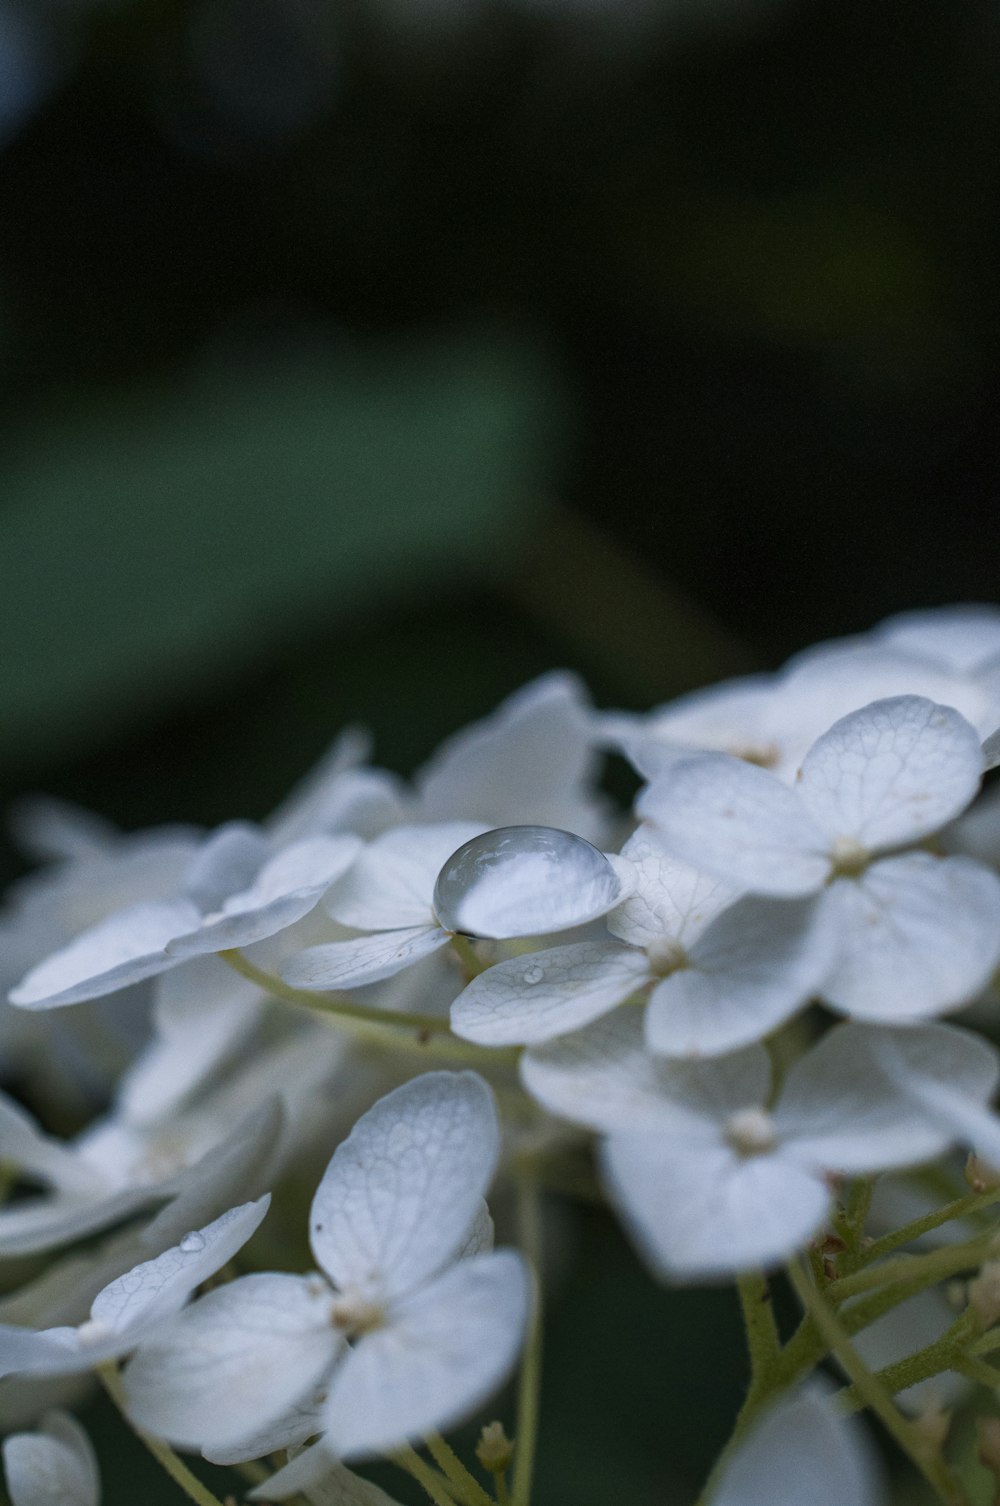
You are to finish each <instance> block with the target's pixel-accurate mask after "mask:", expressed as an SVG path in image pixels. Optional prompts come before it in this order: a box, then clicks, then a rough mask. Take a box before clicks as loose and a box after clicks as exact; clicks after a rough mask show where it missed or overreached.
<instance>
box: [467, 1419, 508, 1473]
mask: <svg viewBox="0 0 1000 1506" xmlns="http://www.w3.org/2000/svg"><path fill="white" fill-rule="evenodd" d="M513 1457H514V1444H513V1442H512V1440H511V1439H510V1438H508V1437H507V1434H506V1433H505V1432H504V1428H503V1423H502V1422H488V1423H487V1424H486V1426H485V1427H484V1428H483V1431H482V1433H481V1434H480V1435H479V1442H478V1444H477V1445H476V1458H477V1459H478V1460H479V1462H480V1464H481V1465H482V1466H483V1469H485V1470H486V1472H487V1474H490V1475H502V1474H506V1472H507V1470H508V1469H510V1461H511V1460H512V1459H513Z"/></svg>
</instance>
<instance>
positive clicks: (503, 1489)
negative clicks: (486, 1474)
mask: <svg viewBox="0 0 1000 1506" xmlns="http://www.w3.org/2000/svg"><path fill="white" fill-rule="evenodd" d="M493 1489H494V1490H495V1491H496V1497H497V1506H510V1491H509V1490H508V1489H507V1476H506V1475H505V1474H503V1475H494V1476H493Z"/></svg>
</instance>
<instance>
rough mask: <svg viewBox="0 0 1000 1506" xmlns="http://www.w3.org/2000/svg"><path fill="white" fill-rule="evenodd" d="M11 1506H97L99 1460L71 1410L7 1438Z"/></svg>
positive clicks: (47, 1416) (6, 1468)
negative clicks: (28, 1430) (27, 1431)
mask: <svg viewBox="0 0 1000 1506" xmlns="http://www.w3.org/2000/svg"><path fill="white" fill-rule="evenodd" d="M3 1465H4V1473H5V1475H6V1477H7V1494H8V1495H9V1496H10V1500H11V1506H98V1503H99V1501H100V1495H101V1487H100V1477H99V1475H98V1471H97V1457H96V1455H95V1453H94V1450H93V1447H92V1445H91V1442H90V1439H89V1438H88V1437H87V1434H86V1433H85V1432H84V1430H83V1428H82V1427H81V1426H80V1424H79V1423H78V1422H77V1421H76V1419H75V1418H74V1417H71V1416H70V1415H69V1413H68V1412H47V1413H46V1414H45V1416H44V1417H43V1418H42V1420H41V1423H40V1425H39V1427H38V1429H37V1430H36V1431H34V1432H31V1433H12V1434H11V1435H10V1437H8V1438H5V1439H4V1444H3Z"/></svg>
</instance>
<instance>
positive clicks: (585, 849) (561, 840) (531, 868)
mask: <svg viewBox="0 0 1000 1506" xmlns="http://www.w3.org/2000/svg"><path fill="white" fill-rule="evenodd" d="M633 881H634V870H633V868H632V865H631V864H630V863H629V862H628V860H627V859H625V858H616V857H612V856H610V855H608V854H606V853H602V852H599V851H598V849H597V848H596V847H593V846H592V845H591V844H590V843H589V842H586V841H584V839H583V838H582V837H577V836H574V835H573V833H572V832H568V831H560V830H558V829H557V828H555V827H551V826H502V827H499V828H498V829H497V830H495V831H488V832H485V833H483V835H482V836H478V837H473V838H472V839H471V840H470V841H468V842H465V843H463V845H462V846H461V847H459V848H458V850H457V851H456V852H454V853H452V854H451V856H450V857H449V858H448V860H447V862H446V863H445V864H444V865H443V867H442V869H441V872H440V873H439V874H438V877H437V882H436V883H435V885H434V913H435V915H436V916H437V919H438V921H439V922H440V924H441V925H443V926H444V927H445V928H446V929H447V930H449V931H457V932H459V933H461V934H462V935H465V936H482V937H488V938H490V939H491V940H509V939H512V938H514V937H518V936H542V935H547V934H550V933H552V932H554V931H569V930H572V929H574V928H575V927H576V926H582V925H585V924H587V922H588V921H591V920H596V919H597V918H598V917H599V916H601V915H606V914H607V912H608V911H609V910H611V909H613V908H614V907H615V906H616V905H618V904H620V903H621V901H622V900H623V899H624V898H625V896H626V895H627V894H629V893H630V892H631V888H632V883H633Z"/></svg>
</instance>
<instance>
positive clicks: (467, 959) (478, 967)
mask: <svg viewBox="0 0 1000 1506" xmlns="http://www.w3.org/2000/svg"><path fill="white" fill-rule="evenodd" d="M451 947H452V951H453V952H454V953H455V956H456V957H457V958H458V960H459V962H461V964H462V967H463V968H464V970H465V974H466V976H467V977H468V978H469V980H470V981H471V980H472V979H473V978H478V977H479V974H480V973H485V971H486V963H485V962H483V960H482V959H481V957H480V956H479V955H478V953H477V951H476V949H475V947H474V946H473V945H472V942H471V941H470V940H469V938H468V936H458V935H454V936H452V938H451ZM491 1506H492V1503H491Z"/></svg>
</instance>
